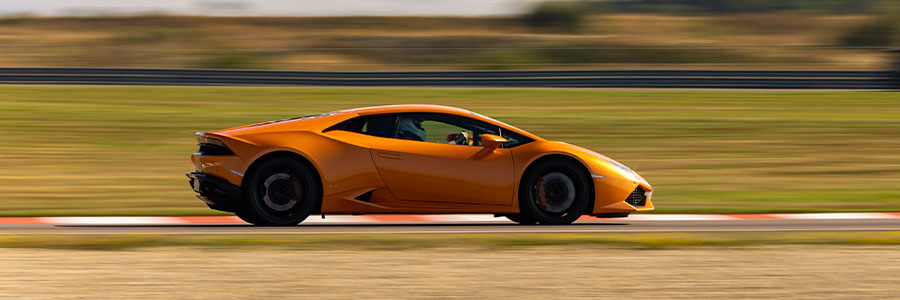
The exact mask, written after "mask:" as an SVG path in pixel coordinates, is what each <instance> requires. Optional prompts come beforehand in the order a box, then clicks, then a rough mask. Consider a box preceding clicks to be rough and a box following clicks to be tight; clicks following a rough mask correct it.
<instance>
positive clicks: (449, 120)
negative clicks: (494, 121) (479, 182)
mask: <svg viewBox="0 0 900 300" xmlns="http://www.w3.org/2000/svg"><path fill="white" fill-rule="evenodd" d="M395 130H396V132H395V133H394V135H393V136H394V138H398V139H404V140H413V141H423V142H432V143H441V144H451V145H468V146H481V135H482V134H486V133H487V134H495V135H501V136H503V137H504V138H506V139H507V140H508V142H506V143H504V145H503V147H504V148H509V147H515V146H517V145H520V144H523V143H527V142H530V140H529V139H528V138H525V137H523V136H521V135H518V134H515V133H513V132H508V131H507V132H503V130H502V129H500V128H499V127H497V126H495V125H491V124H488V123H485V122H482V121H478V120H475V119H470V118H465V117H461V116H456V115H449V114H435V113H418V114H401V115H399V116H398V117H397V126H396V128H395Z"/></svg>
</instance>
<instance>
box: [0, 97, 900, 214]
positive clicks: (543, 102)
mask: <svg viewBox="0 0 900 300" xmlns="http://www.w3.org/2000/svg"><path fill="white" fill-rule="evenodd" d="M898 99H900V93H896V92H760V91H715V92H712V91H650V92H644V91H608V90H606V91H604V90H587V89H475V88H472V89H469V88H464V89H443V88H421V89H406V88H345V89H336V88H281V87H268V88H266V87H259V88H257V87H254V88H245V87H65V86H27V87H21V86H3V87H0V166H3V167H2V168H0V215H3V216H25V215H173V214H191V215H199V214H216V212H213V211H211V210H209V209H208V208H206V207H205V206H204V205H203V204H202V203H201V202H200V201H199V200H197V199H195V198H194V197H193V192H191V190H190V188H189V187H188V186H187V184H186V178H185V177H184V175H183V174H184V173H185V172H188V171H190V168H191V167H190V159H189V155H190V153H192V152H193V151H194V150H195V147H196V146H195V141H194V137H193V133H194V132H196V131H204V130H214V129H220V128H226V127H232V126H237V125H242V124H248V123H253V122H260V121H266V120H272V119H280V118H287V117H294V116H301V115H307V114H314V113H320V112H326V111H332V110H338V109H345V108H352V107H359V106H369V105H384V104H401V103H425V104H442V105H451V106H458V107H462V108H466V109H471V110H474V111H477V112H480V113H483V114H486V115H490V116H493V117H496V118H497V119H499V120H502V121H504V122H507V123H510V124H513V125H516V126H518V127H520V128H522V129H525V130H528V131H531V132H533V133H535V134H538V135H540V136H543V137H545V138H549V139H554V140H562V141H566V142H569V143H573V144H578V145H581V146H585V147H587V148H591V149H593V150H596V151H598V152H600V153H604V154H606V155H609V156H611V157H613V158H616V159H618V160H620V161H622V162H623V163H625V164H627V165H629V166H631V167H632V168H634V169H636V170H637V171H638V172H639V173H641V175H643V176H644V177H645V178H647V180H649V181H650V182H651V184H653V185H654V188H655V189H656V190H655V192H654V202H655V203H656V205H657V208H658V212H662V213H676V212H677V213H681V212H699V213H764V212H826V211H891V210H895V211H896V210H900V191H898V189H897V187H900V152H898V151H897V149H900V103H898Z"/></svg>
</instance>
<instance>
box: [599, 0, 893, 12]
mask: <svg viewBox="0 0 900 300" xmlns="http://www.w3.org/2000/svg"><path fill="white" fill-rule="evenodd" d="M587 2H588V5H589V6H590V7H591V8H593V9H592V10H594V11H595V12H628V13H761V12H777V11H815V12H823V13H833V14H860V13H881V12H883V10H884V9H886V8H888V7H891V6H898V2H900V1H898V0H637V1H631V0H625V1H615V0H613V1H607V0H602V1H598V0H591V1H587Z"/></svg>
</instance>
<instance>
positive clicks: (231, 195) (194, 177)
mask: <svg viewBox="0 0 900 300" xmlns="http://www.w3.org/2000/svg"><path fill="white" fill-rule="evenodd" d="M185 175H187V177H188V178H190V181H189V183H190V185H191V188H192V189H193V190H194V192H196V193H197V198H200V200H203V202H204V203H206V205H208V206H209V208H212V209H215V210H221V211H227V212H234V211H236V210H237V208H238V204H239V203H240V199H241V187H239V186H236V185H234V184H231V183H230V182H228V181H227V180H225V179H222V178H219V177H216V176H212V175H209V174H205V173H199V172H193V173H188V174H185Z"/></svg>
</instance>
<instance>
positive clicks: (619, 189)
mask: <svg viewBox="0 0 900 300" xmlns="http://www.w3.org/2000/svg"><path fill="white" fill-rule="evenodd" d="M593 179H594V196H595V199H594V201H595V202H594V211H593V212H591V215H610V216H620V215H623V216H624V215H627V214H628V213H633V212H647V211H652V210H654V207H653V202H652V201H651V197H652V195H653V193H652V191H653V188H652V187H650V185H649V184H647V183H646V182H645V181H636V180H633V179H630V178H622V177H619V176H601V177H594V178H593Z"/></svg>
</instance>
